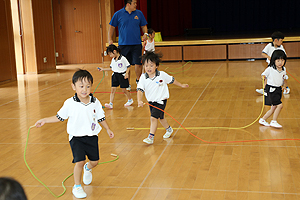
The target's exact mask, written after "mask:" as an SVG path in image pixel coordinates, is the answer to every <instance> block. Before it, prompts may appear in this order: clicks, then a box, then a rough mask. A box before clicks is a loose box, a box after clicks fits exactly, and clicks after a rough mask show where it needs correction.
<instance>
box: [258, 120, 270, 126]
mask: <svg viewBox="0 0 300 200" xmlns="http://www.w3.org/2000/svg"><path fill="white" fill-rule="evenodd" d="M258 122H259V123H260V124H261V125H264V126H270V124H269V123H268V122H266V120H264V119H263V118H260V119H259V121H258Z"/></svg>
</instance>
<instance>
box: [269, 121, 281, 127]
mask: <svg viewBox="0 0 300 200" xmlns="http://www.w3.org/2000/svg"><path fill="white" fill-rule="evenodd" d="M270 126H272V127H274V128H282V126H281V125H280V124H278V122H277V121H275V120H272V121H271V123H270Z"/></svg>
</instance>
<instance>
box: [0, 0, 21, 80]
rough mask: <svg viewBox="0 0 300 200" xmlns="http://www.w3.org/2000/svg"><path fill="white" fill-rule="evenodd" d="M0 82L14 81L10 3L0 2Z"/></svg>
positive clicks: (14, 66)
mask: <svg viewBox="0 0 300 200" xmlns="http://www.w3.org/2000/svg"><path fill="white" fill-rule="evenodd" d="M0 71H1V73H0V82H2V81H7V80H16V77H17V73H16V61H15V53H14V43H13V28H12V17H11V9H10V1H9V0H2V1H0Z"/></svg>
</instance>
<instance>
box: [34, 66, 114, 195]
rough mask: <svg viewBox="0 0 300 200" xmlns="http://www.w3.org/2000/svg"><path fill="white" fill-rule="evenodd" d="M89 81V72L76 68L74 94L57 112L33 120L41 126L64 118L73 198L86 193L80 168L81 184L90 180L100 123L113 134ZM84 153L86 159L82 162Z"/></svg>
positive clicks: (96, 152) (90, 76)
mask: <svg viewBox="0 0 300 200" xmlns="http://www.w3.org/2000/svg"><path fill="white" fill-rule="evenodd" d="M92 84H93V77H92V75H91V74H90V73H89V72H88V71H86V70H81V69H80V70H78V71H76V72H75V73H74V75H73V78H72V88H73V90H74V91H75V92H76V93H75V95H74V96H73V97H71V98H69V99H67V100H66V101H65V103H64V105H63V107H62V108H61V109H60V110H59V111H58V112H57V115H56V116H55V115H54V116H52V117H48V118H43V119H40V120H38V121H37V122H36V123H35V126H36V127H41V126H43V125H44V124H45V123H54V122H59V121H64V120H66V119H68V124H67V132H68V134H69V143H70V146H71V150H72V153H73V161H72V162H73V163H75V166H74V181H75V185H74V186H73V190H72V193H73V195H74V196H75V197H76V198H85V197H86V196H87V195H86V193H85V192H84V190H83V188H82V186H81V174H82V170H83V183H84V184H85V185H89V184H90V183H91V182H92V178H93V177H92V168H94V167H96V166H97V165H98V161H99V147H98V134H99V132H100V131H101V129H102V128H101V126H100V125H99V123H100V124H101V125H102V126H103V127H104V128H105V129H106V131H107V133H108V135H109V137H110V138H113V137H114V133H113V132H112V131H111V130H110V128H109V126H108V124H107V122H106V120H105V115H104V111H103V109H102V105H101V103H100V101H99V100H98V99H97V98H95V97H94V96H93V95H92V94H91V86H92ZM86 156H87V157H88V159H89V160H90V161H89V162H87V163H85V159H86Z"/></svg>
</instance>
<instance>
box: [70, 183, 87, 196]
mask: <svg viewBox="0 0 300 200" xmlns="http://www.w3.org/2000/svg"><path fill="white" fill-rule="evenodd" d="M72 193H73V195H74V196H75V197H76V198H77V199H83V198H85V197H86V193H85V192H84V190H83V188H82V187H81V186H80V187H77V188H75V187H73V190H72Z"/></svg>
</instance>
